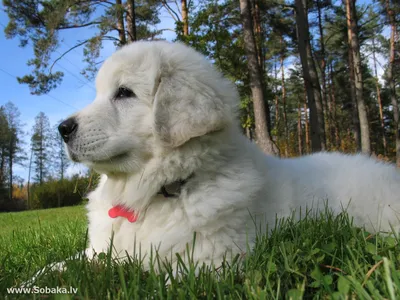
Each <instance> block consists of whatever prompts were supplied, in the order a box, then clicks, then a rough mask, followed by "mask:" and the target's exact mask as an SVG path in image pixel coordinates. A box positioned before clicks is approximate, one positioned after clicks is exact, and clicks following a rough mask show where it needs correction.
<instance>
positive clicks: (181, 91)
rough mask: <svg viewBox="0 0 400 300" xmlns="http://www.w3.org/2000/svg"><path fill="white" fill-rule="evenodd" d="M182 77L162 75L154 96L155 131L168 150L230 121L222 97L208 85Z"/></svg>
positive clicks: (190, 77)
mask: <svg viewBox="0 0 400 300" xmlns="http://www.w3.org/2000/svg"><path fill="white" fill-rule="evenodd" d="M182 73H183V72H182ZM185 75H187V76H185V77H183V76H179V75H177V74H174V75H172V76H166V75H164V76H163V75H161V77H160V79H159V85H158V89H157V92H156V94H155V98H154V120H155V121H154V122H155V131H156V135H157V136H158V137H159V139H160V140H161V142H162V143H163V144H164V145H165V146H167V147H178V146H180V145H182V144H184V143H185V142H187V141H188V140H190V139H191V138H194V137H199V136H202V135H205V134H207V133H209V132H213V131H217V130H220V129H222V128H224V127H225V126H226V125H227V124H228V123H230V122H231V118H232V116H231V114H232V113H231V109H230V108H229V107H228V105H226V104H224V101H223V99H222V97H223V96H221V95H218V94H217V92H216V91H215V90H214V89H213V88H212V87H211V86H210V85H209V84H205V83H202V82H200V81H199V80H197V79H196V78H194V77H193V76H191V75H190V74H185ZM218 80H224V79H222V78H218V79H217V81H218ZM215 84H218V82H216V83H215ZM221 84H224V82H221Z"/></svg>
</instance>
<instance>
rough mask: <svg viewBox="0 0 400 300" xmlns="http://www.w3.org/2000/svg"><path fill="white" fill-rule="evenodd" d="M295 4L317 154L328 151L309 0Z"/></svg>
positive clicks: (313, 138)
mask: <svg viewBox="0 0 400 300" xmlns="http://www.w3.org/2000/svg"><path fill="white" fill-rule="evenodd" d="M295 4H296V29H297V38H298V48H299V53H300V60H301V66H302V69H303V77H304V82H305V86H306V91H307V99H308V107H309V109H310V123H311V147H312V151H313V152H317V151H321V150H325V149H326V145H325V124H324V123H325V122H324V114H323V109H322V101H321V90H320V85H319V80H318V75H317V70H316V68H315V63H314V59H313V57H312V51H311V43H310V33H309V25H308V15H307V14H308V9H307V0H296V1H295Z"/></svg>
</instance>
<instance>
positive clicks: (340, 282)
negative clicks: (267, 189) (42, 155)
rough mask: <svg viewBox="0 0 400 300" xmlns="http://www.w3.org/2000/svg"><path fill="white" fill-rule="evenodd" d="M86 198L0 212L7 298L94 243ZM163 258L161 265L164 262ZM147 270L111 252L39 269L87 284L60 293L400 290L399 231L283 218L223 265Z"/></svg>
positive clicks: (0, 280)
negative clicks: (71, 204)
mask: <svg viewBox="0 0 400 300" xmlns="http://www.w3.org/2000/svg"><path fill="white" fill-rule="evenodd" d="M86 228H87V226H86V217H85V212H84V207H83V206H77V207H71V208H61V209H49V210H42V211H30V212H22V213H10V214H0V263H1V267H0V297H2V296H3V297H6V298H7V299H25V298H33V297H36V299H39V298H40V299H42V298H41V297H39V295H15V294H13V295H10V294H7V288H9V287H13V286H14V287H16V286H20V285H21V283H23V282H24V281H26V280H28V279H30V278H31V277H32V275H33V274H35V272H36V271H38V270H40V269H41V268H43V267H44V266H46V265H47V264H49V263H51V262H58V261H63V260H65V259H66V258H68V257H71V256H73V255H74V254H76V253H77V252H78V251H79V250H82V249H84V248H85V244H86V236H87V234H86ZM155 260H156V263H155V264H156V265H158V264H162V263H161V262H160V261H159V260H158V261H157V259H155ZM178 267H179V270H180V273H181V274H180V278H179V279H178V280H177V279H175V278H171V279H170V280H169V281H167V280H168V278H169V277H171V275H172V274H175V270H172V269H171V267H170V266H168V265H167V266H165V268H164V269H163V270H162V271H159V272H156V271H154V269H152V270H150V271H143V269H142V266H141V263H140V262H139V261H137V260H134V259H131V260H129V261H126V262H123V263H117V262H113V261H112V259H111V258H110V255H109V254H108V253H106V254H104V255H101V256H100V258H99V259H98V260H97V261H88V260H86V259H85V258H79V259H75V260H71V261H68V262H67V270H66V271H65V272H62V273H60V272H49V273H48V274H45V275H43V276H41V277H39V278H38V280H37V282H36V283H35V285H37V286H39V287H49V288H52V287H57V286H58V287H67V288H69V287H70V286H72V287H76V288H78V293H77V294H76V295H74V296H72V295H70V296H67V297H66V296H62V295H49V296H46V298H59V299H61V298H62V299H68V298H74V299H145V298H148V299H188V298H193V299H194V298H199V299H210V298H211V299H213V298H215V299H222V298H224V299H231V298H233V299H302V298H305V299H352V298H355V299H393V300H394V299H399V298H400V271H399V269H400V246H399V239H398V237H396V236H395V235H371V234H369V233H368V232H365V231H364V230H362V229H359V228H355V227H353V226H352V225H351V221H350V220H349V218H348V216H347V215H346V214H341V215H339V216H336V217H333V216H332V215H330V213H329V212H328V213H325V214H324V215H320V216H319V218H317V219H315V218H309V217H305V218H303V220H301V221H293V220H291V219H288V220H281V221H280V222H279V229H276V230H274V231H273V232H272V234H271V235H270V236H266V235H260V236H259V238H258V241H257V244H256V247H255V249H254V250H253V251H251V252H249V253H247V255H246V257H245V259H244V261H243V262H241V260H236V261H233V262H230V263H226V264H225V265H224V266H223V267H221V268H219V269H218V270H210V269H209V268H207V267H205V266H202V267H200V266H198V267H199V272H198V274H197V276H196V275H195V266H194V265H193V264H187V265H184V264H183V263H182V264H179V266H178Z"/></svg>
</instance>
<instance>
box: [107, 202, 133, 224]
mask: <svg viewBox="0 0 400 300" xmlns="http://www.w3.org/2000/svg"><path fill="white" fill-rule="evenodd" d="M108 215H109V216H110V218H116V217H123V218H126V219H127V220H128V221H129V222H131V223H134V222H136V221H137V218H138V215H137V214H136V213H135V211H134V210H131V211H130V210H127V209H126V208H125V207H123V206H122V205H117V206H114V207H112V208H110V209H109V210H108Z"/></svg>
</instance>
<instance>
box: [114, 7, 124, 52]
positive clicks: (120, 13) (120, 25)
mask: <svg viewBox="0 0 400 300" xmlns="http://www.w3.org/2000/svg"><path fill="white" fill-rule="evenodd" d="M115 6H116V7H115V9H116V12H117V30H118V36H119V42H120V44H121V46H123V45H125V44H126V37H125V25H124V8H123V6H122V2H121V0H115Z"/></svg>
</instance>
